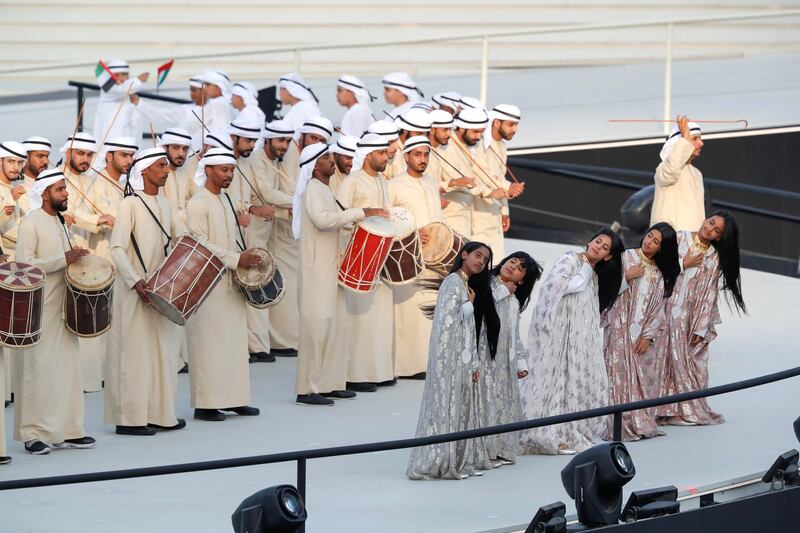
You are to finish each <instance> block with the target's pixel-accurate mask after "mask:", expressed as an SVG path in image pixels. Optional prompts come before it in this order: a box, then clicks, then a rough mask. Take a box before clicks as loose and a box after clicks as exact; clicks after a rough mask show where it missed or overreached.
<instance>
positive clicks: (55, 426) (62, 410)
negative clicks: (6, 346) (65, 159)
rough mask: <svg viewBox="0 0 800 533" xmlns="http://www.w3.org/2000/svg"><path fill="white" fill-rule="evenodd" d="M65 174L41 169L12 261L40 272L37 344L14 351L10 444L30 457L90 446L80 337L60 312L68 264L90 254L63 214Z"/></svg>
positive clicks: (59, 171) (30, 197) (20, 229)
mask: <svg viewBox="0 0 800 533" xmlns="http://www.w3.org/2000/svg"><path fill="white" fill-rule="evenodd" d="M68 196H69V193H68V192H67V187H66V183H65V181H64V174H63V172H61V170H59V169H52V170H45V171H44V172H42V173H41V174H39V176H38V177H37V178H36V183H35V184H34V186H33V189H32V190H31V192H30V193H29V195H28V202H29V205H30V209H31V211H30V212H29V213H28V215H27V216H26V217H25V218H24V219H23V220H22V222H21V223H20V225H19V241H18V242H17V250H16V259H17V261H20V262H22V263H28V264H30V265H34V266H38V267H39V268H41V269H42V270H44V272H45V275H46V278H45V285H44V301H43V304H44V305H43V307H44V310H43V313H42V335H41V339H40V340H39V343H38V344H36V345H35V346H33V347H31V348H27V349H25V350H24V351H21V350H20V351H16V353H15V357H16V361H15V364H16V366H17V369H16V371H17V373H18V376H19V380H18V381H17V387H18V388H17V393H16V406H15V408H14V440H18V441H22V442H24V443H25V450H26V451H27V452H28V453H30V454H33V455H44V454H48V453H50V452H51V451H52V450H53V448H91V447H93V446H94V444H95V440H94V439H93V438H92V437H89V436H87V435H86V431H85V430H84V425H83V415H84V411H83V394H82V392H83V388H82V387H81V360H80V353H79V347H78V337H76V336H75V335H73V334H72V333H70V332H69V331H68V330H67V328H65V327H64V318H63V315H62V309H63V304H64V295H65V291H66V282H65V281H64V269H65V268H66V267H67V265H69V264H71V263H73V262H75V261H77V260H78V259H80V258H81V257H84V256H86V255H88V254H89V250H87V249H85V248H80V247H78V246H73V245H72V244H71V243H70V239H69V233H68V231H67V228H66V226H65V225H64V219H63V218H62V216H61V213H63V212H65V211H66V210H67V199H68Z"/></svg>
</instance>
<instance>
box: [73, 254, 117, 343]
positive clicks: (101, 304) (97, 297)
mask: <svg viewBox="0 0 800 533" xmlns="http://www.w3.org/2000/svg"><path fill="white" fill-rule="evenodd" d="M114 277H115V276H114V267H113V266H111V263H110V262H109V261H107V260H106V259H103V258H102V257H100V256H99V255H87V256H84V257H81V258H80V259H78V260H77V261H75V262H74V263H72V264H70V265H69V266H68V267H67V270H66V272H65V273H64V280H65V281H66V282H67V290H66V292H65V293H64V322H65V323H66V325H67V329H68V330H70V331H71V332H72V333H74V334H75V335H77V336H78V337H97V336H98V335H101V334H103V333H105V332H106V331H108V329H109V328H110V327H111V309H112V307H113V305H112V302H113V297H114Z"/></svg>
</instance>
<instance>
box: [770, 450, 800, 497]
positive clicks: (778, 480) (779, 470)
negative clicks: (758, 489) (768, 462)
mask: <svg viewBox="0 0 800 533" xmlns="http://www.w3.org/2000/svg"><path fill="white" fill-rule="evenodd" d="M799 458H800V453H798V452H797V450H789V451H788V452H783V453H782V454H780V455H779V456H778V458H777V459H775V462H774V463H772V466H770V467H769V470H767V473H766V474H764V477H762V478H761V481H763V482H764V483H769V484H770V489H771V490H783V487H784V486H786V485H800V475H798V472H797V463H798V459H799Z"/></svg>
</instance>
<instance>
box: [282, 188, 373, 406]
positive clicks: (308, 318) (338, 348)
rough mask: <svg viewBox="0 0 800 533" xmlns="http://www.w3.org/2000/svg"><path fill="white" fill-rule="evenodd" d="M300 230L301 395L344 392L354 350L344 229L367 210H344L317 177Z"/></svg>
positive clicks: (308, 192) (306, 195)
mask: <svg viewBox="0 0 800 533" xmlns="http://www.w3.org/2000/svg"><path fill="white" fill-rule="evenodd" d="M302 205H303V208H302V209H303V212H302V217H303V219H302V225H301V230H300V287H299V289H300V294H299V296H300V337H299V345H298V350H297V383H296V386H295V390H296V392H297V394H311V393H320V392H332V391H335V390H343V389H344V388H345V386H346V381H347V360H348V355H349V353H348V350H347V346H346V339H345V334H346V332H345V330H344V327H343V326H344V322H345V321H346V320H347V316H346V314H345V305H344V294H343V291H344V289H342V288H341V287H339V284H338V282H337V276H338V270H339V265H338V263H337V258H338V257H339V228H343V227H345V226H348V225H350V224H352V223H353V222H355V221H358V220H361V219H363V218H364V210H363V209H347V210H344V211H343V210H342V209H341V208H340V207H339V206H338V205H337V204H336V200H335V199H334V196H333V192H332V191H331V189H330V187H328V186H327V185H325V184H324V183H322V182H321V181H319V180H317V179H311V181H309V182H308V186H307V187H306V191H305V193H304V194H303V203H302Z"/></svg>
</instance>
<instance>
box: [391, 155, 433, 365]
mask: <svg viewBox="0 0 800 533" xmlns="http://www.w3.org/2000/svg"><path fill="white" fill-rule="evenodd" d="M434 157H435V156H434ZM389 202H390V204H391V206H392V207H402V208H404V209H407V210H409V211H410V212H411V213H412V214H413V215H414V221H415V223H416V225H417V229H419V228H421V227H422V226H426V225H428V224H430V223H431V222H441V221H442V208H441V204H440V203H439V184H438V183H437V182H436V181H435V180H434V178H432V177H430V176H428V175H427V174H424V175H423V176H422V178H414V177H412V176H410V175H409V174H408V172H403V173H402V174H400V175H399V176H395V177H394V178H393V179H392V180H391V181H390V182H389ZM422 275H423V276H425V273H424V272H423V274H422ZM392 291H393V293H394V345H393V350H392V351H393V359H394V373H395V375H396V376H403V377H407V376H413V375H414V374H418V373H420V372H425V371H426V369H427V368H428V340H429V338H430V336H431V320H430V319H428V318H427V317H426V316H425V315H424V314H422V311H421V310H420V308H419V306H420V305H422V304H426V303H435V300H436V296H435V295H433V296H431V295H430V294H426V293H425V291H423V290H422V289H420V288H419V287H418V286H417V285H416V283H409V284H406V285H392Z"/></svg>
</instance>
